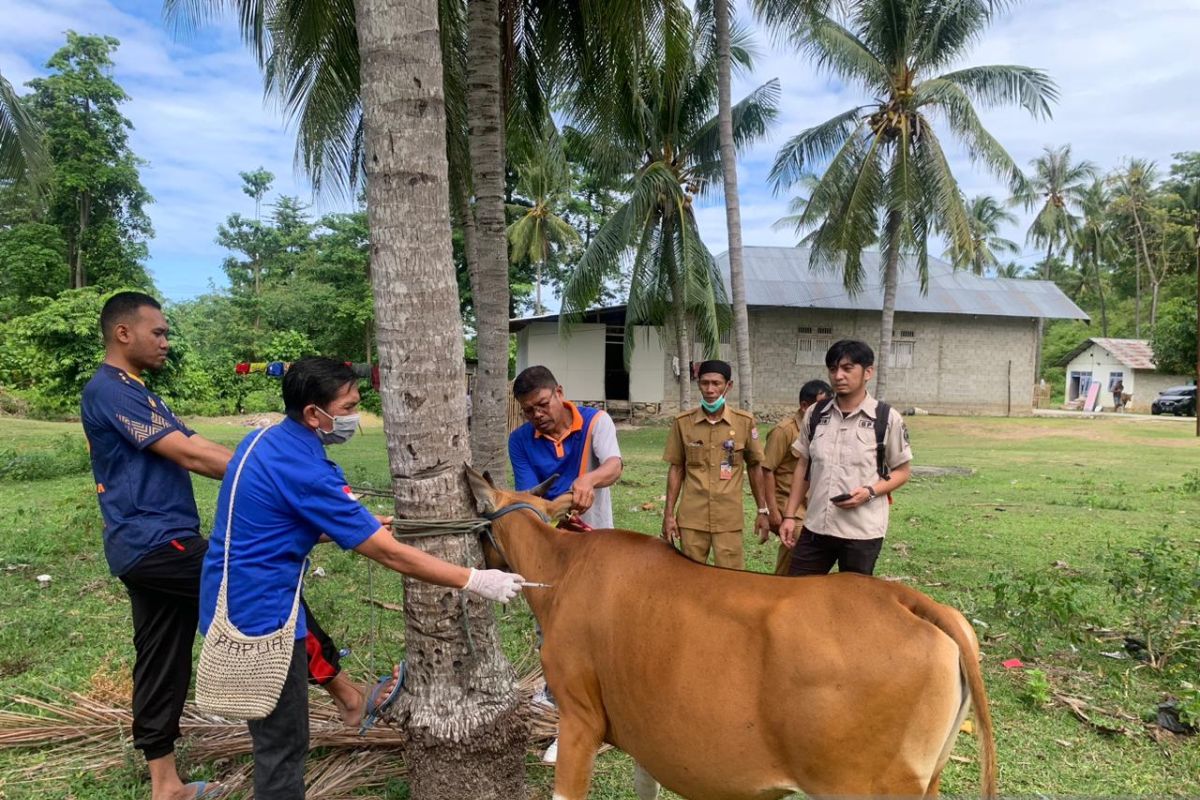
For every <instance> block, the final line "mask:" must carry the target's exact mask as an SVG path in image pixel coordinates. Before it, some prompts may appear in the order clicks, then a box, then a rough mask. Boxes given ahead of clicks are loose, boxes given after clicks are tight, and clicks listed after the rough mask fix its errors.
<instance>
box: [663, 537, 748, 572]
mask: <svg viewBox="0 0 1200 800" xmlns="http://www.w3.org/2000/svg"><path fill="white" fill-rule="evenodd" d="M679 539H680V542H681V543H682V544H683V554H684V555H685V556H687V557H688V558H690V559H691V560H692V561H696V562H698V563H700V564H707V563H708V553H709V551H710V550H711V551H712V553H713V564H714V565H715V566H718V567H726V568H727V569H745V566H746V560H745V556H744V554H743V552H742V532H741V531H718V532H717V533H710V532H709V531H698V530H696V529H695V528H680V529H679Z"/></svg>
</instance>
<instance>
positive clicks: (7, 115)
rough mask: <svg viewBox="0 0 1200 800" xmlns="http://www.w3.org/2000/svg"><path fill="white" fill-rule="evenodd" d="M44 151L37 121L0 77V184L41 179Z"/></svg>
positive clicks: (6, 82) (10, 85)
mask: <svg viewBox="0 0 1200 800" xmlns="http://www.w3.org/2000/svg"><path fill="white" fill-rule="evenodd" d="M44 166H45V151H44V148H43V145H42V137H41V129H40V126H39V125H38V123H37V120H35V119H34V118H33V116H32V115H31V114H30V113H29V112H28V111H27V110H26V109H25V106H24V105H22V104H21V98H20V97H18V96H17V92H16V90H15V89H13V86H12V84H11V83H9V82H8V81H7V80H5V78H4V76H3V75H0V181H17V180H22V179H24V178H27V177H32V178H34V179H35V180H36V179H38V178H39V177H40V176H42V173H43V167H44Z"/></svg>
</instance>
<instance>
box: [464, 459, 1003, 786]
mask: <svg viewBox="0 0 1200 800" xmlns="http://www.w3.org/2000/svg"><path fill="white" fill-rule="evenodd" d="M468 478H469V480H470V483H471V487H472V490H473V492H474V494H475V499H476V501H477V503H478V505H479V507H480V510H481V512H482V513H483V514H484V515H485V516H488V517H491V518H492V519H493V522H492V526H491V527H492V534H491V538H490V539H487V538H485V542H484V545H485V546H484V551H485V554H486V556H487V559H488V562H489V565H490V566H500V565H501V563H504V564H507V566H509V567H511V568H512V569H514V570H516V571H518V572H520V573H521V574H522V575H523V576H524V577H525V578H526V580H528V581H536V582H539V583H546V584H550V588H545V589H535V588H530V589H528V590H526V592H525V597H526V599H527V600H528V602H529V606H530V608H531V609H532V610H533V613H534V616H536V617H537V619H538V622H539V623H540V624H541V626H542V630H543V631H544V634H545V643H544V645H543V647H542V664H543V667H544V669H545V673H546V680H547V682H548V683H549V685H550V687H551V689H552V690H553V692H554V695H555V697H556V698H557V700H558V707H559V714H560V723H559V745H558V764H557V771H556V774H555V780H554V798H555V800H584V798H586V797H587V793H588V785H589V783H590V781H591V775H592V766H593V761H594V758H595V753H596V750H597V748H598V747H599V746H600V745H601V743H603V742H608V743H610V744H612V745H614V746H616V747H619V748H620V749H622V750H624V751H625V752H626V753H628V754H629V755H630V756H632V757H633V758H634V759H635V760H636V761H637V762H638V764H639V765H640V766H641V768H643V769H644V770H645V772H647V773H649V775H651V776H653V778H654V779H655V780H657V781H658V782H659V783H661V784H662V785H663V786H665V787H667V788H669V789H671V790H672V791H674V792H677V793H678V794H680V795H682V796H683V797H686V798H690V800H767V799H768V798H779V797H784V796H786V795H788V794H791V793H793V792H798V791H799V792H804V793H805V794H807V795H810V796H817V797H820V796H824V797H833V796H838V795H859V796H862V795H891V796H898V795H905V796H911V797H920V796H930V795H936V793H937V790H938V782H939V779H940V775H941V771H942V768H943V767H944V766H945V764H946V761H947V760H948V759H949V757H950V752H951V749H952V748H953V747H954V741H955V737H956V736H957V734H958V730H959V727H960V726H961V724H962V721H963V719H964V718H965V717H966V714H967V710H968V706H970V705H973V707H974V711H975V719H976V726H977V728H978V731H979V737H980V751H981V757H982V779H983V794H984V796H985V797H993V796H995V794H996V750H995V744H994V741H993V738H992V722H991V717H990V715H989V713H988V707H987V696H986V694H985V691H984V687H983V678H982V675H981V674H980V669H979V645H978V642H977V641H976V639H975V634H974V632H973V631H972V629H971V626H970V625H969V624H968V623H967V621H966V620H965V619H964V618H963V616H962V615H961V614H960V613H959V612H958V611H956V610H954V609H953V608H950V607H949V606H944V605H941V604H939V603H936V602H934V601H933V600H931V599H930V598H929V597H926V596H925V595H924V594H921V593H920V592H918V591H916V590H914V589H910V588H908V587H905V586H901V585H899V584H895V583H889V582H886V581H881V580H878V579H875V578H869V577H865V576H862V575H852V574H845V575H842V574H838V575H824V576H819V577H804V578H785V577H776V576H774V575H761V574H755V573H749V572H738V571H735V570H725V569H718V568H716V567H708V566H703V565H700V564H696V563H694V562H692V561H689V560H688V559H687V558H685V557H684V556H683V555H681V554H680V553H679V552H677V551H676V550H675V549H674V548H673V547H671V546H669V545H668V544H667V543H666V542H664V541H663V540H661V539H659V538H656V537H649V536H645V535H642V534H637V533H634V532H632V531H619V530H616V531H603V532H599V533H585V534H581V533H570V532H566V531H562V530H558V529H556V528H554V527H552V526H551V525H549V524H547V520H549V519H557V518H561V517H562V516H563V515H564V514H565V513H566V511H567V509H568V508H569V506H570V500H571V499H570V496H569V495H568V496H565V497H560V498H558V499H557V500H555V501H554V502H547V501H545V500H542V499H540V498H538V497H535V496H533V495H531V494H527V493H511V492H505V491H501V490H499V489H496V488H495V486H494V485H493V484H492V483H491V481H490V480H489V479H487V478H485V477H483V476H480V475H479V474H478V473H475V472H474V471H472V470H468ZM514 504H519V505H517V506H516V507H515V508H514ZM529 506H533V507H534V508H533V509H531V508H529ZM640 783H641V784H642V785H640V786H639V790H638V791H639V795H641V796H642V797H652V796H653V792H654V791H656V787H653V784H651V788H650V789H649V790H647V789H646V788H645V782H644V781H640Z"/></svg>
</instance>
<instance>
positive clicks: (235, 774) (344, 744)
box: [0, 656, 558, 800]
mask: <svg viewBox="0 0 1200 800" xmlns="http://www.w3.org/2000/svg"><path fill="white" fill-rule="evenodd" d="M521 667H523V668H524V669H521V675H522V676H521V677H520V679H519V680H518V687H517V690H518V692H519V693H520V695H521V697H522V698H524V700H525V702H527V703H528V702H529V700H530V698H531V697H532V696H533V694H534V693H535V692H536V691H537V690H538V689H540V688H541V687H542V685H543V684H544V679H543V678H542V672H541V665H540V664H539V663H537V660H536V656H534V657H533V658H526V659H523V660H522V662H521V663H520V665H519V667H518V668H519V669H520V668H521ZM47 694H49V695H54V696H57V697H59V698H61V699H60V700H58V701H47V700H41V699H39V698H36V697H25V696H22V697H15V698H12V700H11V703H10V708H11V707H24V708H25V709H28V710H0V749H15V748H20V749H27V750H36V751H37V753H38V755H39V759H38V763H37V764H36V765H33V766H30V767H26V768H22V769H18V770H16V771H15V772H13V773H10V774H8V775H5V776H3V778H0V780H4V781H7V782H8V784H9V785H10V786H11V785H13V784H16V783H29V784H34V783H39V782H43V781H54V780H59V779H60V778H61V776H62V775H64V774H67V773H82V772H89V773H92V774H97V773H101V772H105V771H108V770H113V769H116V768H119V767H122V766H125V765H128V764H131V763H134V754H133V748H132V742H131V741H130V738H129V731H130V728H131V725H132V722H133V715H132V713H131V711H130V709H129V707H128V704H127V702H122V701H117V700H116V699H114V698H113V697H112V696H111V692H100V693H98V694H100V698H97V697H94V696H92V695H91V694H79V693H76V692H61V691H56V690H53V689H52V688H51V689H50V690H49V691H48V692H47ZM309 719H310V747H311V749H312V750H313V751H314V752H313V753H312V755H310V757H309V760H308V766H307V773H306V781H307V784H308V797H311V798H326V799H327V800H336V799H337V798H343V797H350V796H351V795H352V794H353V795H354V797H355V798H356V800H361V799H362V798H363V797H364V795H361V794H357V792H360V791H361V790H363V789H371V788H379V787H383V786H385V785H386V784H387V783H388V782H389V781H391V780H393V779H396V778H402V777H404V775H405V764H404V759H403V749H404V744H405V741H406V739H405V736H404V735H403V733H401V732H400V731H399V730H396V729H394V728H391V727H388V726H387V725H384V724H380V725H377V726H375V727H374V728H372V729H371V731H370V732H368V733H367V735H366V736H359V735H358V732H357V731H356V730H354V729H351V728H347V727H346V726H345V725H344V724H343V723H342V720H341V718H340V717H339V716H338V712H337V708H336V706H334V704H333V702H332V701H331V700H330V699H329V698H328V697H327V696H325V695H324V694H323V693H322V694H321V695H320V696H318V695H317V694H316V693H314V694H313V696H312V697H310V701H309ZM529 719H530V730H531V750H530V752H531V753H536V754H537V755H540V754H541V751H542V750H543V749H544V747H545V744H546V743H547V742H548V741H549V740H550V739H553V738H554V737H555V736H557V735H558V711H557V709H555V708H553V707H552V706H549V705H541V704H535V703H531V704H530V713H529ZM179 726H180V729H181V730H182V732H183V740H182V741H181V747H180V753H181V756H182V757H183V758H184V759H185V760H186V761H188V762H190V763H193V764H209V765H215V766H217V767H218V770H217V771H218V772H221V773H222V774H221V777H220V780H221V782H222V783H223V784H224V785H226V786H227V787H229V788H230V789H231V790H233V791H234V792H243V793H244V794H243V795H242V796H243V797H245V798H247V800H248V799H249V798H252V797H253V791H252V788H251V787H252V782H251V778H250V776H251V771H252V765H251V764H250V763H249V762H244V763H243V762H239V761H238V759H240V758H241V757H243V756H246V755H248V754H249V753H250V751H251V743H250V734H249V731H247V729H246V723H245V722H242V721H238V720H226V719H222V718H220V717H214V716H211V715H207V714H204V713H202V712H200V710H199V709H197V708H196V707H195V706H193V705H191V704H188V705H187V706H186V707H185V708H184V711H183V716H182V718H181V719H180V724H179ZM223 765H224V767H225V768H224V770H222V769H220V767H221V766H223ZM367 796H369V795H367Z"/></svg>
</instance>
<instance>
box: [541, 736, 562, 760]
mask: <svg viewBox="0 0 1200 800" xmlns="http://www.w3.org/2000/svg"><path fill="white" fill-rule="evenodd" d="M557 761H558V738H557V737H555V739H554V741H553V742H551V743H550V746H549V747H547V748H546V752H544V753H542V763H543V764H554V763H556V762H557Z"/></svg>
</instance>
